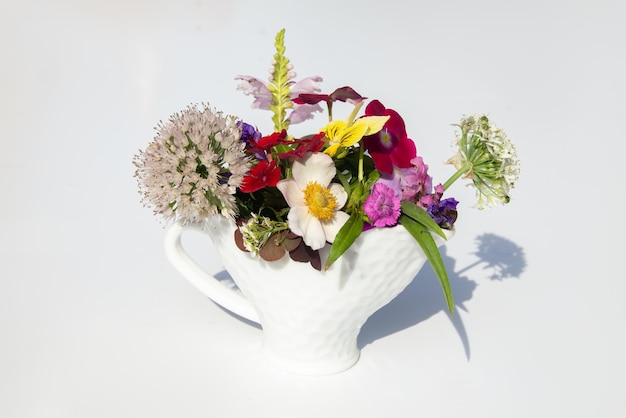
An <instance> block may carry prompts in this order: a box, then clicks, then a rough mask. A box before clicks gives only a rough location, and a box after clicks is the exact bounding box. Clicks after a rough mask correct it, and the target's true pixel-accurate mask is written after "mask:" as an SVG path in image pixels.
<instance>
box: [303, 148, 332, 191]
mask: <svg viewBox="0 0 626 418" xmlns="http://www.w3.org/2000/svg"><path fill="white" fill-rule="evenodd" d="M292 170H293V171H292V173H293V178H294V180H295V181H296V183H298V186H300V188H301V189H304V188H305V187H306V186H307V184H309V182H317V183H319V184H320V185H322V186H323V187H328V185H329V184H330V182H331V180H332V179H333V177H335V173H336V171H337V170H336V169H335V163H333V159H332V158H330V157H329V156H328V155H326V154H324V153H321V152H317V153H314V154H311V155H309V156H308V157H306V158H305V159H303V160H300V161H295V162H294V163H293V169H292Z"/></svg>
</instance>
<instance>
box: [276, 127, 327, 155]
mask: <svg viewBox="0 0 626 418" xmlns="http://www.w3.org/2000/svg"><path fill="white" fill-rule="evenodd" d="M322 138H324V132H320V133H318V134H315V135H312V136H310V137H306V138H301V139H294V140H293V141H290V142H288V143H289V144H295V145H296V147H295V148H294V149H292V150H291V151H287V152H283V153H280V154H278V158H281V159H283V160H285V159H289V158H295V159H298V160H299V159H301V158H304V156H305V155H306V153H308V152H319V151H320V150H321V149H322V147H323V146H324V141H322Z"/></svg>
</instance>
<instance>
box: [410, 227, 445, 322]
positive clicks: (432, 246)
mask: <svg viewBox="0 0 626 418" xmlns="http://www.w3.org/2000/svg"><path fill="white" fill-rule="evenodd" d="M398 221H399V222H400V224H402V226H404V227H405V228H406V230H407V231H409V233H410V234H411V235H412V236H413V238H415V241H417V243H418V244H419V246H420V247H422V250H423V251H424V254H426V258H428V261H429V262H430V265H431V266H432V268H433V271H434V272H435V274H436V275H437V278H438V279H439V283H440V284H441V289H442V290H443V294H444V296H445V298H446V303H447V305H448V309H449V310H450V313H451V314H453V313H454V299H453V297H452V289H451V288H450V281H449V280H448V272H447V271H446V266H445V265H444V264H443V259H442V258H441V253H440V252H439V248H437V244H436V243H435V239H434V238H433V236H432V235H431V234H430V232H429V231H428V229H427V228H426V226H424V225H423V224H421V223H420V222H418V221H416V220H415V219H413V218H410V217H409V216H407V215H400V218H398Z"/></svg>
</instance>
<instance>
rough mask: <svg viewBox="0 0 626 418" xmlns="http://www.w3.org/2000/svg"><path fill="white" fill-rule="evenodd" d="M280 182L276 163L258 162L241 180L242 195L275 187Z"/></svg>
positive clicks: (278, 168)
mask: <svg viewBox="0 0 626 418" xmlns="http://www.w3.org/2000/svg"><path fill="white" fill-rule="evenodd" d="M278 180H280V167H276V161H272V162H270V163H268V162H267V161H265V160H263V161H259V163H258V164H257V165H255V166H254V168H253V169H252V170H250V172H249V173H248V174H247V175H246V176H245V177H244V178H243V181H242V182H241V186H239V189H241V191H242V192H244V193H252V192H256V191H257V190H261V189H262V188H264V187H267V186H276V183H278Z"/></svg>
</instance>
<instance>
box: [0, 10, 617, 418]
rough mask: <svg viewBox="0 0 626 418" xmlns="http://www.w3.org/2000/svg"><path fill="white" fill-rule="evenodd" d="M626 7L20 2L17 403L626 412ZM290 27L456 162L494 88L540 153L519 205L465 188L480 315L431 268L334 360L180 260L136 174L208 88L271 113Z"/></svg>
mask: <svg viewBox="0 0 626 418" xmlns="http://www.w3.org/2000/svg"><path fill="white" fill-rule="evenodd" d="M624 17H626V7H625V6H624V3H623V2H618V1H586V2H572V1H567V2H566V1H539V0H530V1H526V2H515V3H513V2H501V1H474V2H463V1H457V2H448V1H444V2H432V1H429V2H420V1H416V2H408V1H387V2H374V1H365V0H361V1H344V2H340V1H325V0H321V1H315V2H313V1H300V2H286V1H283V2H279V1H274V0H272V1H262V2H257V1H252V0H249V1H218V0H214V1H208V0H206V1H203V0H183V1H170V2H168V1H161V2H153V1H148V0H109V1H78V0H75V1H70V0H66V1H59V0H56V1H54V0H53V1H44V0H41V1H36V0H26V1H22V2H15V1H13V2H9V1H4V2H2V3H1V4H0V57H1V58H0V60H1V64H0V115H1V116H0V118H1V119H0V120H1V121H2V123H1V127H2V129H1V130H0V132H1V134H0V141H1V148H0V190H1V198H0V227H1V229H0V230H1V235H0V266H1V267H0V268H1V270H0V416H2V417H11V418H13V417H16V418H17V417H20V418H21V417H81V418H82V417H90V418H97V417H116V418H120V417H151V418H156V417H254V416H268V417H270V416H271V417H340V416H343V417H363V418H364V417H416V416H417V417H572V416H576V417H621V416H626V401H624V392H625V389H626V387H625V386H626V385H625V384H624V377H625V375H626V367H625V361H624V352H625V351H626V343H625V338H624V328H625V327H624V320H625V318H626V315H625V314H626V309H625V308H624V304H623V303H622V300H623V299H624V297H625V295H626V275H625V274H624V271H623V268H622V265H623V263H622V261H623V257H624V256H623V248H624V245H623V243H622V236H623V232H624V226H623V225H624V221H623V203H624V198H623V194H624V181H625V180H626V176H625V171H626V170H625V169H624V165H623V164H624V163H623V160H624V156H623V155H624V154H623V150H624V145H623V144H624V140H626V134H625V132H626V124H625V123H624V121H625V120H626V119H625V118H626V116H625V115H626V104H625V103H626V102H625V99H624V98H625V97H626V81H625V79H624V74H626V29H625V28H626V27H625V26H624ZM282 27H285V28H286V29H287V37H286V42H287V56H288V57H289V58H290V59H291V61H292V63H293V64H294V65H295V70H296V71H297V72H298V73H299V75H300V76H307V75H317V74H319V75H321V76H323V77H324V79H325V81H324V83H323V87H324V89H325V91H327V92H329V91H331V90H333V89H335V88H336V87H339V86H343V85H351V86H352V87H354V88H355V89H357V90H358V91H359V92H361V93H362V94H364V95H366V96H368V97H371V98H378V99H380V100H381V101H382V102H383V103H385V104H386V105H387V106H389V107H392V108H395V109H396V110H398V111H399V112H400V113H401V114H402V115H403V116H404V118H405V120H406V123H407V126H408V130H409V133H410V136H411V137H412V138H413V139H414V140H415V141H416V143H417V147H418V152H419V153H420V154H421V155H423V156H424V158H425V160H426V162H427V163H428V164H429V165H430V167H431V169H430V172H431V174H432V175H433V176H434V177H435V180H436V181H443V180H445V178H447V176H448V175H450V174H451V167H450V166H445V165H444V164H442V163H441V162H443V161H445V160H446V159H447V158H448V157H449V156H450V154H451V148H450V143H451V141H452V139H453V132H454V130H453V128H452V127H451V126H450V124H452V123H455V122H457V121H458V120H459V118H460V117H461V115H463V114H468V113H478V112H486V113H488V114H489V115H490V116H491V118H492V120H494V121H495V122H496V123H497V124H498V125H500V126H501V127H502V128H504V129H505V131H506V132H507V133H508V135H509V137H511V138H512V139H513V140H514V141H515V143H516V145H517V148H518V152H519V155H520V159H521V160H522V175H521V179H520V181H519V183H518V185H517V187H516V189H514V191H513V194H512V196H513V201H512V203H511V204H510V205H509V206H507V207H500V208H497V209H495V210H492V211H489V212H486V211H483V212H481V211H477V210H475V209H472V208H471V206H472V203H473V193H472V191H471V190H469V189H466V188H465V187H463V186H462V185H458V186H455V188H453V191H454V195H455V196H456V197H457V198H458V199H459V200H461V202H462V203H461V205H460V219H459V221H458V223H457V234H456V237H455V238H454V239H453V240H452V241H451V242H450V243H449V244H448V245H447V247H446V250H445V260H446V264H447V266H448V269H449V270H450V272H451V282H452V287H453V291H454V293H455V297H456V301H457V315H455V316H454V318H452V319H451V318H450V317H449V316H448V315H447V314H446V312H445V310H444V301H443V298H442V296H441V291H440V289H439V288H438V284H437V283H436V280H435V278H434V275H433V273H432V271H431V270H430V269H429V268H426V269H424V270H423V271H422V272H421V273H420V274H419V275H418V276H417V278H416V279H415V280H414V282H413V283H412V284H411V285H410V286H409V287H408V288H407V289H406V291H405V292H404V293H402V294H401V295H400V296H399V297H398V298H397V299H396V300H394V301H393V302H392V303H391V304H390V305H388V306H386V307H385V308H383V309H382V310H381V311H379V312H378V313H376V314H375V315H374V316H373V317H372V318H371V319H370V320H369V321H368V323H367V324H366V325H365V327H364V328H363V331H362V333H361V335H360V337H359V345H360V347H361V348H362V353H361V354H362V355H361V360H360V361H359V363H358V364H357V365H356V366H355V367H354V368H352V369H350V370H349V371H347V372H345V373H342V374H339V375H335V376H329V377H306V376H297V375H292V374H289V373H285V372H282V371H279V370H275V369H273V368H272V367H271V366H268V365H267V364H266V363H265V362H264V361H263V359H262V358H261V356H260V344H261V332H262V331H261V330H260V329H259V328H256V327H253V326H251V325H249V324H247V323H243V322H241V321H239V320H238V319H236V318H234V317H233V316H231V315H229V314H228V313H227V312H225V311H223V310H222V309H220V308H219V307H218V306H216V305H214V304H213V303H212V302H211V301H210V300H209V299H207V298H205V297H204V296H202V295H201V294H200V293H199V292H197V291H196V290H195V289H194V288H192V287H191V286H190V285H189V284H188V283H187V282H186V281H185V280H184V279H183V278H182V277H181V276H180V275H179V274H178V273H177V272H176V271H174V269H173V268H172V267H171V266H170V265H169V264H168V262H167V261H166V259H165V256H164V252H163V245H162V242H163V236H164V230H163V228H162V227H161V226H160V224H159V223H158V222H157V220H156V219H155V218H154V217H153V216H152V214H151V211H150V210H149V209H145V208H143V207H142V206H141V205H140V203H139V196H138V194H137V192H136V190H137V189H136V182H135V179H134V178H133V177H132V175H133V171H134V168H133V166H132V164H131V160H132V156H133V155H134V154H135V153H136V152H137V150H139V149H140V148H144V147H145V146H146V144H147V143H148V141H149V140H151V138H152V136H153V133H154V131H153V129H152V128H153V126H155V125H156V123H157V122H158V121H159V120H160V119H166V118H167V117H169V115H170V114H171V113H173V112H175V111H177V110H180V109H182V108H184V107H185V106H186V105H187V104H189V103H198V102H205V101H208V102H210V103H211V104H212V105H213V106H215V107H218V108H220V109H221V110H223V111H224V112H226V113H231V114H237V115H239V116H241V117H243V118H245V119H246V120H248V121H250V122H252V123H255V124H257V125H258V126H259V127H260V128H261V129H264V130H266V131H267V130H269V129H271V125H270V121H269V113H267V112H263V111H256V110H252V109H250V107H249V105H250V102H251V99H250V98H249V97H246V96H243V94H241V93H240V92H237V91H236V90H235V87H236V85H237V82H236V81H235V80H234V79H233V78H234V76H235V75H237V74H250V75H256V76H259V77H265V75H266V74H267V69H268V67H269V64H270V61H271V55H272V54H273V37H274V34H275V33H276V32H277V31H278V30H279V29H280V28H282ZM320 123H321V122H320ZM306 126H308V129H317V125H315V124H312V125H311V124H310V125H306ZM302 128H303V129H305V127H302ZM298 129H300V128H298ZM486 239H490V240H492V241H494V242H496V244H498V246H497V248H496V249H495V250H494V251H492V252H490V253H489V255H488V256H487V258H484V257H483V258H480V257H478V255H477V251H478V250H479V246H478V244H480V243H481V242H482V243H486V242H487V241H486ZM188 241H189V242H188V246H189V248H190V251H192V252H193V251H195V252H196V253H197V254H199V255H200V256H201V257H203V262H205V263H206V265H207V266H208V267H209V268H216V269H217V268H219V266H220V264H219V260H218V259H217V258H216V257H215V255H214V253H213V249H212V247H211V244H210V242H209V241H208V240H205V239H204V238H203V237H200V236H192V237H190V238H189V240H188ZM494 266H495V267H494Z"/></svg>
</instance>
